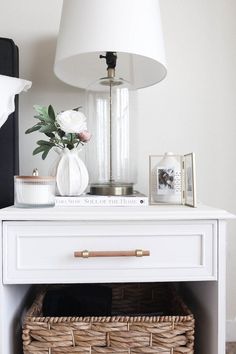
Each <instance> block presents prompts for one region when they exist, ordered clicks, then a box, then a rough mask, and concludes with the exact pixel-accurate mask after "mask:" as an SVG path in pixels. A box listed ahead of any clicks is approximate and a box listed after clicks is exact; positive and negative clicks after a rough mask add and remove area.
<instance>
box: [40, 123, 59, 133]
mask: <svg viewBox="0 0 236 354" xmlns="http://www.w3.org/2000/svg"><path fill="white" fill-rule="evenodd" d="M39 131H40V132H41V133H52V132H55V131H56V128H55V126H54V125H51V124H47V125H43V126H42V127H41V128H40V130H39Z"/></svg>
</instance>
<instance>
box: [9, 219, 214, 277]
mask: <svg viewBox="0 0 236 354" xmlns="http://www.w3.org/2000/svg"><path fill="white" fill-rule="evenodd" d="M216 227H217V226H216V223H215V222H214V221H212V222H211V221H201V222H199V223H198V222H191V221H186V222H175V221H172V222H156V221H122V222H119V221H106V222H103V221H86V222H85V221H84V222H83V221H77V222H67V221H65V222H54V221H49V222H46V221H45V222H44V221H42V222H40V221H34V222H31V221H25V222H24V221H21V222H20V221H19V222H15V221H9V222H4V225H3V278H4V283H5V284H17V283H21V284H22V283H78V282H85V283H92V282H94V283H96V282H120V281H122V282H129V281H132V282H134V281H181V280H200V279H201V280H214V279H216V278H217V271H216V269H217V264H216V252H217V240H216ZM140 249H141V250H147V251H150V256H145V257H135V256H128V257H127V256H126V257H121V256H118V257H116V254H113V255H115V257H91V258H90V257H89V258H76V257H74V252H76V251H77V252H80V251H84V250H88V251H89V252H93V251H105V252H106V253H107V252H110V251H115V252H117V251H135V250H140ZM113 253H114V252H113ZM85 255H86V254H85Z"/></svg>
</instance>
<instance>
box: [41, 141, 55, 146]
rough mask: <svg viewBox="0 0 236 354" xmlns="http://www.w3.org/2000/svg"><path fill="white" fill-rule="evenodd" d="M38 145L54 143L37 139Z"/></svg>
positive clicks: (51, 144)
mask: <svg viewBox="0 0 236 354" xmlns="http://www.w3.org/2000/svg"><path fill="white" fill-rule="evenodd" d="M37 144H38V145H48V146H53V145H54V144H53V143H51V142H50V141H46V140H38V141H37Z"/></svg>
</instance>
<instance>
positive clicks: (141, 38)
mask: <svg viewBox="0 0 236 354" xmlns="http://www.w3.org/2000/svg"><path fill="white" fill-rule="evenodd" d="M101 57H102V58H105V59H106V63H107V69H108V71H107V73H106V71H105V63H104V60H102V59H101ZM54 71H55V74H56V76H57V77H58V78H59V79H61V80H62V81H64V82H66V83H67V84H69V85H72V86H76V87H80V88H85V89H87V88H88V87H89V90H88V94H87V105H86V111H87V115H88V122H89V125H90V126H89V130H90V131H92V134H93V139H92V141H91V142H90V144H88V149H89V151H88V152H89V156H88V168H89V171H90V181H91V184H92V187H91V192H92V193H94V194H105V195H109V194H115V195H123V194H124V195H125V194H131V193H132V191H133V184H134V183H135V181H134V179H135V178H134V174H133V167H132V162H133V161H134V153H133V151H134V149H132V143H131V140H132V139H131V138H132V134H133V133H132V124H131V122H132V117H131V116H132V111H133V107H131V96H132V93H131V96H130V89H131V91H132V90H135V89H139V88H144V87H148V86H151V85H154V84H156V83H157V82H159V81H161V80H162V79H164V77H165V76H166V64H165V53H164V46H163V37H162V30H161V20H160V10H159V4H158V0H86V1H85V0H65V1H64V4H63V9H62V17H61V24H60V30H59V36H58V42H57V50H56V56H55V64H54ZM98 79H99V80H98ZM91 84H92V85H91Z"/></svg>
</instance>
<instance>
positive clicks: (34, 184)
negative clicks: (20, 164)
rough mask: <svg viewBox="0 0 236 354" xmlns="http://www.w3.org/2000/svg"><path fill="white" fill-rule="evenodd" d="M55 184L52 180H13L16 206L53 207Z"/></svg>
mask: <svg viewBox="0 0 236 354" xmlns="http://www.w3.org/2000/svg"><path fill="white" fill-rule="evenodd" d="M54 202H55V183H54V181H52V180H49V181H47V180H44V181H42V179H40V180H37V179H35V180H30V179H29V180H26V179H25V178H22V179H21V178H20V177H18V178H17V179H16V180H15V205H16V206H47V205H54Z"/></svg>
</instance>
